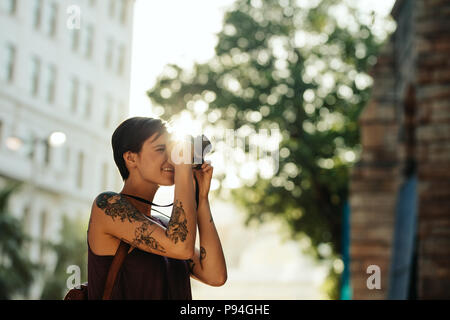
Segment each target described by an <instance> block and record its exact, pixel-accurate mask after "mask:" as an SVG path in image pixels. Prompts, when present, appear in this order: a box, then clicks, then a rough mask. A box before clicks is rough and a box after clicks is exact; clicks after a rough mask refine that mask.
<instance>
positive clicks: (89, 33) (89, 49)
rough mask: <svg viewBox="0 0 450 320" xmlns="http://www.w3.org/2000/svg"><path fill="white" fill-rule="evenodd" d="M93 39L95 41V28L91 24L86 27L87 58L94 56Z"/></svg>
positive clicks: (85, 44) (85, 49)
mask: <svg viewBox="0 0 450 320" xmlns="http://www.w3.org/2000/svg"><path fill="white" fill-rule="evenodd" d="M93 41H94V28H93V27H92V25H89V26H88V27H87V28H86V29H85V34H84V41H83V54H84V56H85V57H86V58H90V57H91V56H92V45H93Z"/></svg>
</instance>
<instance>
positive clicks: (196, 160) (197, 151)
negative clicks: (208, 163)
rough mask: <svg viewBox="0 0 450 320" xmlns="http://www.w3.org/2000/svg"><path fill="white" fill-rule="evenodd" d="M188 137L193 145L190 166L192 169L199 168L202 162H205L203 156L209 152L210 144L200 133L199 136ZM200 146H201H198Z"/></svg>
mask: <svg viewBox="0 0 450 320" xmlns="http://www.w3.org/2000/svg"><path fill="white" fill-rule="evenodd" d="M188 139H190V141H191V142H192V145H193V149H194V152H193V155H194V156H193V161H192V168H193V169H201V168H202V164H203V163H205V159H204V156H205V155H206V154H207V153H209V152H211V149H212V144H211V141H209V139H208V138H207V137H206V136H205V135H204V134H202V135H201V136H196V137H193V136H188ZM200 146H201V148H200Z"/></svg>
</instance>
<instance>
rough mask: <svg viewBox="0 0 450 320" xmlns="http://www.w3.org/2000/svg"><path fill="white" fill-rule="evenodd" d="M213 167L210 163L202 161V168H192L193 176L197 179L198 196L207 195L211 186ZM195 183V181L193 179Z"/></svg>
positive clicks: (203, 196)
mask: <svg viewBox="0 0 450 320" xmlns="http://www.w3.org/2000/svg"><path fill="white" fill-rule="evenodd" d="M213 170H214V167H213V166H211V164H210V163H207V162H205V163H203V164H202V168H201V169H198V170H193V172H194V175H195V177H196V178H197V181H198V190H199V198H206V197H208V193H209V188H210V186H211V179H212V175H213ZM194 183H195V181H194Z"/></svg>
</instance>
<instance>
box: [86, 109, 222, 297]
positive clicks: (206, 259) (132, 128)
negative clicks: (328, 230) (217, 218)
mask: <svg viewBox="0 0 450 320" xmlns="http://www.w3.org/2000/svg"><path fill="white" fill-rule="evenodd" d="M191 147H192V146H191V145H190V144H189V143H188V142H173V141H170V140H169V134H168V133H167V130H166V127H165V124H164V123H163V122H162V121H161V120H159V119H152V118H145V117H135V118H131V119H128V120H126V121H124V122H123V123H122V124H120V125H119V127H118V128H117V129H116V130H115V132H114V134H113V136H112V148H113V153H114V161H115V163H116V165H117V167H118V169H119V171H120V174H121V176H122V178H123V180H124V182H125V183H124V186H123V189H122V191H121V192H120V193H114V192H104V193H101V194H100V195H99V196H98V197H97V198H96V199H95V201H94V203H93V205H92V211H91V217H90V221H89V228H88V247H89V252H88V283H89V286H88V298H89V299H101V297H102V295H103V290H104V286H105V281H106V276H107V273H108V270H109V266H110V264H111V261H112V258H113V256H114V254H115V252H116V250H117V248H118V246H119V243H120V241H121V240H122V241H125V242H127V243H129V244H130V245H131V249H130V251H129V253H128V255H127V257H126V258H125V261H124V263H123V265H122V268H121V271H120V272H119V274H118V276H117V280H116V283H115V286H114V289H113V292H112V295H111V298H112V299H188V300H190V299H192V296H191V287H190V279H189V278H190V277H192V278H194V279H197V280H199V281H201V282H203V283H206V284H209V285H212V286H221V285H223V284H224V283H225V281H226V279H227V270H226V264H225V258H224V255H223V251H222V246H221V244H220V239H219V236H218V234H217V230H216V228H215V226H214V221H213V219H212V215H211V211H210V206H209V200H208V193H209V188H210V182H211V178H212V173H213V167H212V166H211V165H210V164H208V163H204V164H203V165H202V168H201V169H198V170H196V169H195V170H194V169H192V164H191V163H186V162H189V161H179V160H180V159H186V157H185V156H186V155H189V154H190V151H191ZM172 154H173V155H172ZM177 157H179V158H177ZM194 174H195V176H196V178H197V180H198V189H199V201H198V208H197V204H196V203H195V196H194V195H195V190H194V187H195V184H194V179H193V175H194ZM173 184H175V195H174V201H173V210H172V215H171V217H170V220H169V219H163V217H162V216H160V217H159V218H158V217H155V216H154V214H152V213H151V211H150V209H151V204H148V203H146V201H145V200H148V201H150V202H151V201H153V198H154V196H155V193H156V191H157V190H158V188H159V186H161V185H163V186H170V185H173ZM142 199H145V200H144V202H143V201H142ZM196 208H197V209H196ZM197 226H198V230H199V237H200V241H199V242H200V248H195V239H196V232H197Z"/></svg>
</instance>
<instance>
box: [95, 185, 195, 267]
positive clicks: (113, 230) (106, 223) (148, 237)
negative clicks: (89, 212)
mask: <svg viewBox="0 0 450 320" xmlns="http://www.w3.org/2000/svg"><path fill="white" fill-rule="evenodd" d="M93 213H94V214H95V215H96V216H97V218H98V219H99V222H100V223H101V225H102V230H103V232H104V233H106V234H109V235H111V236H114V237H116V238H118V239H121V240H123V241H125V242H128V243H130V244H131V245H132V246H134V247H137V248H139V249H140V250H143V251H147V252H151V253H156V254H159V255H163V256H167V257H171V258H175V259H189V258H191V256H192V254H191V252H192V251H191V250H189V248H187V246H186V245H185V244H184V243H183V242H182V241H177V240H178V239H177V238H175V239H174V238H173V237H172V238H171V237H169V236H168V235H167V233H166V228H165V227H164V226H162V225H160V224H158V223H157V222H156V221H155V222H153V221H151V220H150V219H149V218H148V217H146V216H145V215H143V214H142V213H141V212H139V211H138V210H137V209H136V207H134V206H133V205H132V204H131V203H130V202H128V201H127V200H126V198H124V196H122V195H120V194H118V193H114V192H104V193H101V194H100V195H99V196H98V197H97V198H96V200H95V204H94V209H93Z"/></svg>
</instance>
